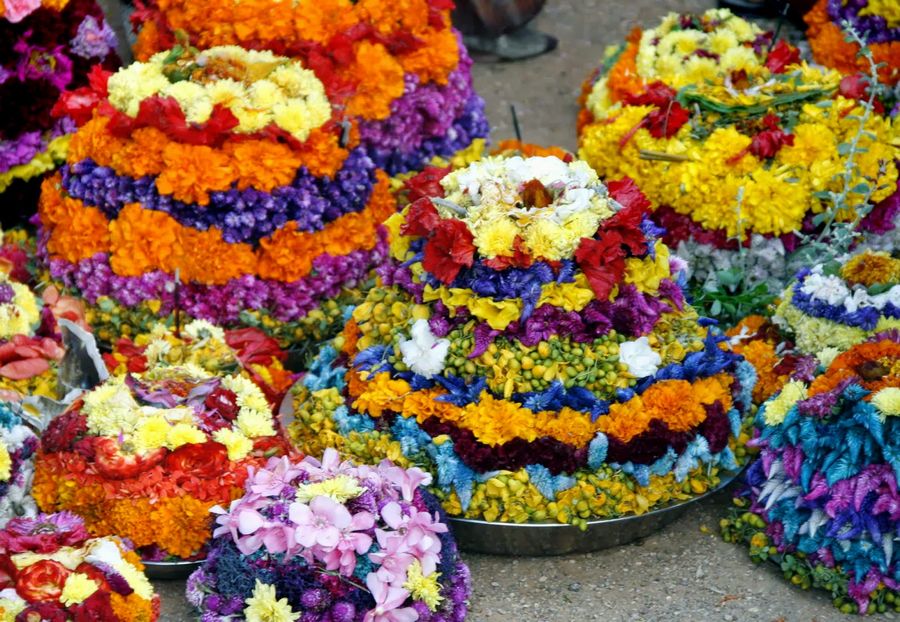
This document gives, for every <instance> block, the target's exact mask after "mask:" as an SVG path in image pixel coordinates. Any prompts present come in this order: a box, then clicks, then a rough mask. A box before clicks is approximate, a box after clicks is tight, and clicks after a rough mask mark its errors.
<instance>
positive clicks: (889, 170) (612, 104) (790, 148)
mask: <svg viewBox="0 0 900 622" xmlns="http://www.w3.org/2000/svg"><path fill="white" fill-rule="evenodd" d="M771 43H772V34H771V33H767V32H763V31H762V30H760V29H759V28H758V27H757V26H755V25H753V24H752V23H750V22H747V21H745V20H743V19H741V18H738V17H736V16H733V15H731V14H730V13H729V12H728V11H726V10H710V11H707V12H706V13H704V14H703V15H701V16H690V15H675V14H671V15H669V16H668V17H666V18H665V19H664V20H663V22H662V23H661V24H660V25H659V26H658V27H656V28H653V29H650V30H647V31H644V32H639V31H638V32H637V33H635V35H634V36H632V37H630V39H629V41H628V42H627V43H625V44H624V45H622V46H620V47H618V48H615V49H613V50H611V51H610V52H609V55H608V57H607V59H606V60H605V63H604V65H603V66H602V67H601V68H600V69H598V70H597V71H596V72H595V73H594V74H593V75H592V76H591V78H590V79H589V80H588V81H587V82H586V84H585V92H584V98H583V104H584V109H583V111H582V114H581V118H580V122H579V128H580V131H579V134H580V151H579V154H580V156H581V157H582V158H583V159H585V160H586V161H587V162H589V163H590V164H591V166H593V167H594V168H595V169H596V170H597V171H598V173H599V174H600V175H602V176H608V177H613V178H615V177H618V176H621V175H629V176H631V177H632V178H633V179H635V181H636V182H637V183H638V184H639V185H640V187H641V189H642V190H643V191H644V192H646V193H647V195H648V197H649V198H650V199H651V201H653V202H654V204H655V206H656V207H655V211H654V215H653V218H654V222H656V223H657V224H658V225H660V226H662V227H663V228H665V229H666V234H665V236H664V240H665V241H666V242H667V244H669V246H670V247H671V248H672V249H673V250H675V251H676V252H677V253H678V254H679V256H681V257H683V258H685V259H686V260H688V262H689V266H690V269H691V279H692V282H693V284H694V285H695V286H696V287H697V288H698V289H697V292H696V293H703V292H708V291H719V290H722V289H723V288H725V289H727V292H725V294H724V295H722V296H718V297H717V299H720V300H719V303H720V305H730V304H734V300H735V298H736V296H735V293H736V292H737V291H740V292H742V293H746V294H747V296H746V297H747V298H748V299H749V302H750V303H751V308H753V310H754V311H757V312H758V311H760V310H761V308H760V307H761V306H764V303H765V302H767V298H766V296H765V293H766V292H763V291H762V290H755V289H754V288H755V287H756V286H765V288H766V289H767V293H768V294H770V295H771V294H775V293H776V292H778V291H780V290H781V288H783V287H784V285H785V283H786V282H787V280H789V279H790V278H791V276H792V275H793V273H794V271H795V270H796V269H798V268H799V267H802V265H804V263H807V264H808V258H804V254H803V253H798V252H797V251H798V249H799V248H800V247H801V246H802V245H803V244H809V242H808V241H805V240H804V238H803V237H802V236H801V234H805V235H810V234H814V235H815V236H823V239H822V241H828V240H830V239H837V238H836V236H833V235H832V234H833V230H834V226H833V222H838V223H846V226H847V227H848V228H851V229H852V230H854V231H856V232H862V233H865V234H866V235H867V237H869V238H871V240H870V242H871V243H877V242H876V240H877V238H878V237H879V236H882V235H883V234H886V233H887V232H889V231H892V230H894V229H895V219H896V217H897V212H898V210H900V193H898V192H897V183H898V178H897V165H896V163H895V158H896V157H897V149H896V141H897V136H898V126H897V125H896V123H893V122H892V121H891V119H890V117H888V116H887V115H885V114H883V112H882V113H879V112H878V109H877V106H876V109H875V110H872V111H867V110H866V109H865V108H864V105H863V102H860V101H857V99H862V100H866V103H867V100H868V95H867V94H866V92H865V91H866V89H865V88H862V89H857V88H852V86H853V85H852V84H850V83H848V82H841V76H840V75H839V74H838V73H837V72H834V71H827V70H819V69H814V68H811V67H809V66H807V65H805V64H799V52H798V51H797V50H796V49H795V48H792V47H791V46H790V45H789V44H787V43H785V42H784V41H779V42H778V43H777V44H775V45H774V47H771V49H770V45H771ZM830 192H834V193H836V194H837V195H840V196H841V197H842V198H841V201H840V202H838V201H837V200H835V199H834V197H833V196H832V195H831V194H829V193H830ZM838 203H840V205H838ZM859 204H866V205H867V206H870V207H871V210H870V211H868V212H863V211H861V210H859V209H858V208H857V207H856V206H857V205H859ZM847 207H852V209H845V208H847ZM829 210H830V211H829ZM857 215H859V216H862V217H863V218H862V220H861V222H857V221H856V220H854V219H855V218H857ZM891 239H893V238H891ZM798 262H799V265H797V263H798ZM699 298H702V296H698V299H699ZM713 306H715V303H713ZM711 311H712V313H717V312H716V309H715V308H713V309H712V310H711ZM732 315H737V316H738V317H740V315H742V313H736V314H735V313H733V314H732Z"/></svg>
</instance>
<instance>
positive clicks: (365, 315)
mask: <svg viewBox="0 0 900 622" xmlns="http://www.w3.org/2000/svg"><path fill="white" fill-rule="evenodd" d="M647 208H648V202H647V201H646V199H645V198H644V196H643V195H642V194H641V193H640V192H639V191H638V190H637V189H636V187H635V186H634V184H633V183H632V182H630V180H627V181H624V182H610V185H609V187H608V188H607V186H605V185H604V184H602V183H601V182H600V181H599V180H598V178H597V176H596V174H595V173H594V172H593V171H592V170H591V169H590V168H589V167H588V166H587V165H586V164H585V163H584V162H569V163H567V162H564V161H562V160H560V159H558V158H556V157H533V158H527V159H525V158H522V157H519V156H513V157H497V158H488V159H485V160H483V161H481V162H478V163H475V164H473V165H471V166H469V167H468V168H464V169H460V170H458V171H454V172H452V173H450V174H448V175H446V177H444V178H443V179H442V180H441V181H440V185H439V193H438V195H436V196H432V197H430V198H429V197H425V198H421V199H419V200H417V201H415V202H413V203H412V204H411V205H410V206H409V207H407V208H406V209H405V210H404V211H403V212H402V213H398V214H397V215H395V216H393V217H392V218H391V219H390V220H389V221H388V222H387V225H388V226H389V227H390V228H391V229H392V232H393V235H392V238H391V245H392V246H391V255H392V258H391V261H390V262H389V263H387V264H386V265H385V266H383V267H382V268H379V274H380V277H381V281H380V287H378V288H375V289H373V290H372V291H371V292H370V294H369V297H368V299H367V300H366V302H364V303H363V304H362V305H360V306H359V307H357V308H356V310H355V311H354V313H353V318H352V320H351V321H350V322H349V323H348V324H347V326H346V328H345V330H344V333H343V334H342V335H341V336H340V337H338V339H337V340H336V341H335V347H331V346H328V347H326V348H324V349H323V351H322V352H321V354H320V356H319V358H318V360H317V361H316V362H315V363H314V364H313V366H312V368H311V371H310V372H309V373H308V374H307V375H306V376H305V377H304V380H303V381H302V384H299V385H298V386H297V387H296V389H295V393H294V400H293V405H294V408H293V411H294V412H293V416H294V421H293V423H291V424H289V433H290V435H291V437H292V440H293V441H294V442H295V444H296V445H297V446H298V447H299V448H301V449H302V450H304V451H306V452H307V453H313V454H315V453H318V452H320V451H321V450H322V448H323V447H336V448H338V449H339V450H340V451H342V452H345V453H346V454H349V455H352V456H354V457H356V458H357V459H359V460H361V461H366V462H370V463H371V462H378V461H379V460H381V459H382V458H389V459H390V460H392V461H394V462H395V463H398V464H400V465H408V464H417V465H426V466H427V470H428V471H429V472H431V473H432V474H433V475H434V477H435V479H434V483H433V485H432V486H431V490H432V491H433V492H434V493H435V494H436V496H438V498H439V499H440V500H441V502H442V504H443V506H444V508H445V509H446V510H447V511H448V513H450V514H451V515H455V516H466V517H473V518H484V519H486V520H490V521H510V522H525V521H544V520H550V521H561V522H571V523H573V524H577V525H584V523H585V521H586V520H587V519H591V518H605V517H612V516H621V515H628V514H641V513H644V512H646V511H648V510H650V509H653V508H656V507H659V506H662V505H664V504H667V503H669V502H672V501H676V500H681V499H687V498H690V497H691V496H693V495H696V494H697V493H702V492H704V491H706V490H708V489H709V488H710V487H712V486H715V485H716V484H717V483H718V481H719V476H720V474H721V472H722V471H723V470H729V469H734V468H736V467H737V466H738V461H739V456H737V457H736V456H735V447H736V446H737V447H740V446H741V445H742V443H737V442H736V441H737V437H738V436H739V435H740V434H741V424H742V419H743V415H744V413H745V412H746V409H747V408H749V406H750V393H751V391H752V389H753V383H754V372H753V369H752V367H751V366H750V365H749V364H747V363H746V362H744V361H743V360H741V358H740V357H738V356H737V355H735V354H733V353H732V352H730V351H728V350H727V349H726V348H725V347H724V345H723V344H722V343H720V340H719V339H717V338H715V337H714V336H713V335H708V336H705V335H706V330H705V329H704V328H702V327H701V323H700V321H699V318H698V316H697V314H696V313H695V312H694V311H693V309H691V308H690V307H689V306H687V305H686V304H685V302H684V298H683V294H682V290H681V287H680V286H679V284H678V282H679V279H680V278H681V271H682V269H683V263H682V262H680V260H678V259H676V258H674V257H672V256H670V253H669V249H668V248H667V247H666V246H665V245H664V244H663V243H662V242H661V241H660V240H659V239H658V229H657V228H656V227H655V226H654V225H653V224H652V223H651V222H650V221H649V219H648V218H647V215H648V211H647ZM704 337H705V338H704ZM348 406H352V410H351V409H348ZM736 458H737V459H736Z"/></svg>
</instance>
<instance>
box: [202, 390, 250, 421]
mask: <svg viewBox="0 0 900 622" xmlns="http://www.w3.org/2000/svg"><path fill="white" fill-rule="evenodd" d="M203 404H204V405H205V406H206V407H207V408H209V409H210V410H214V411H216V412H217V413H219V415H221V416H222V418H223V419H225V420H226V421H234V420H235V419H237V416H238V412H240V410H241V407H240V406H238V403H237V393H235V392H234V391H231V390H229V389H226V388H225V387H216V388H215V389H213V391H212V393H210V394H209V395H207V396H206V401H204V402H203Z"/></svg>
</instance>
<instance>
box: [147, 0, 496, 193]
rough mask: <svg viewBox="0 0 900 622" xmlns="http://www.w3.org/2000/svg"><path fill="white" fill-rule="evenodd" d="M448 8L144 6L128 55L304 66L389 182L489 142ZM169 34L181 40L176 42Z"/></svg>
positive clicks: (413, 0) (364, 1)
mask: <svg viewBox="0 0 900 622" xmlns="http://www.w3.org/2000/svg"><path fill="white" fill-rule="evenodd" d="M452 7H453V2H452V0H402V1H401V2H396V1H394V0H361V1H358V2H356V1H353V0H322V1H320V2H316V3H315V6H311V5H309V4H308V3H305V2H303V3H301V2H294V3H284V2H278V1H277V0H250V1H245V2H240V3H239V4H223V3H221V2H219V1H217V0H199V1H198V0H150V1H148V2H146V3H144V6H143V7H142V8H141V9H140V10H139V11H137V12H136V13H135V15H134V16H133V18H132V20H133V21H134V23H135V24H136V25H139V27H140V32H139V35H138V41H137V44H136V46H135V56H136V57H137V58H138V59H139V60H147V59H149V58H150V56H151V55H152V54H154V53H156V52H159V51H160V50H166V49H169V48H171V47H173V46H174V45H175V44H176V42H177V41H181V42H182V43H184V39H183V38H179V37H182V36H183V35H186V38H187V40H188V41H189V42H190V44H192V45H195V46H197V47H199V48H201V49H202V48H209V47H214V46H218V45H240V46H242V47H245V48H249V49H255V50H271V51H273V52H275V53H276V54H280V55H283V56H290V57H293V58H298V59H300V60H302V62H303V64H304V66H306V67H309V68H311V69H312V70H313V71H314V72H315V73H316V75H317V76H318V77H319V79H320V80H321V81H322V82H323V84H324V85H325V89H326V91H327V93H328V96H329V98H330V99H331V101H332V102H333V103H334V104H335V106H336V107H337V108H338V109H340V111H341V114H342V115H344V116H345V117H347V118H351V119H356V120H359V123H360V135H361V140H362V144H363V146H364V147H365V148H366V150H367V153H368V154H369V156H370V157H372V159H373V160H374V161H375V163H376V164H377V165H378V166H379V167H380V168H383V169H384V170H386V171H388V172H389V173H390V174H392V175H393V174H396V173H401V172H404V171H408V170H414V169H419V168H421V167H422V166H424V165H425V164H426V163H427V162H428V161H429V160H431V159H432V158H433V157H435V156H441V157H447V156H450V155H452V154H453V153H455V152H456V151H459V150H461V149H463V148H465V147H466V146H467V145H468V144H469V143H471V142H472V141H473V140H474V139H477V138H483V137H486V136H487V133H488V125H487V121H486V119H485V117H484V102H483V101H482V100H481V98H480V97H479V96H478V95H477V94H476V93H475V92H474V90H473V88H472V80H471V65H472V61H471V59H469V57H468V55H467V54H466V51H465V48H464V47H463V45H462V43H461V41H460V38H459V36H458V34H457V33H456V32H455V31H454V30H453V28H452V26H451V23H450V9H451V8H452ZM175 33H178V36H176V34H175Z"/></svg>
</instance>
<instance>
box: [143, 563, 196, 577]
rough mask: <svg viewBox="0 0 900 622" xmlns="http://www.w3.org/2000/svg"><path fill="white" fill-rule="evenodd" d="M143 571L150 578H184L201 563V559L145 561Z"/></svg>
mask: <svg viewBox="0 0 900 622" xmlns="http://www.w3.org/2000/svg"><path fill="white" fill-rule="evenodd" d="M141 563H142V564H144V573H145V574H146V575H147V577H148V578H150V579H164V580H165V579H186V578H187V577H188V575H190V574H191V573H192V572H194V571H195V570H196V569H197V568H199V567H200V566H201V565H202V564H203V560H202V559H201V560H194V561H189V562H145V561H142V562H141Z"/></svg>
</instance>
